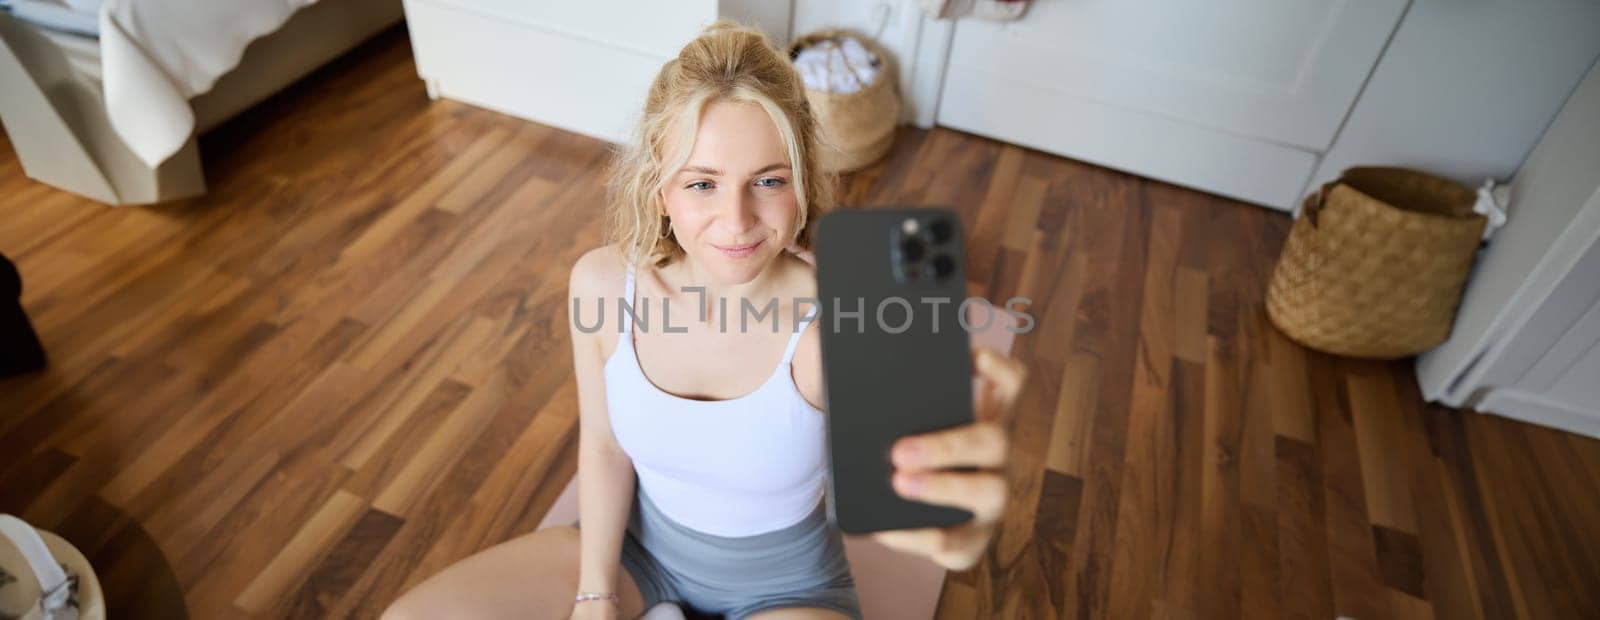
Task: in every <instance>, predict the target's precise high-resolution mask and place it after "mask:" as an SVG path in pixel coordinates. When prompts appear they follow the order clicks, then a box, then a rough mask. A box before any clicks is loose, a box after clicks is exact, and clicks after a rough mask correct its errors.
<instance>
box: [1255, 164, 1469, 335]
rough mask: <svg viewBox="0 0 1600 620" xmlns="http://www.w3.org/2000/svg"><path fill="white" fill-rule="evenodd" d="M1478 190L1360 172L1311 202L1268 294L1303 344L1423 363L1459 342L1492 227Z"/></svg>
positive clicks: (1404, 174) (1400, 172) (1401, 173)
mask: <svg viewBox="0 0 1600 620" xmlns="http://www.w3.org/2000/svg"><path fill="white" fill-rule="evenodd" d="M1475 198H1476V196H1475V194H1474V193H1473V192H1472V190H1469V189H1467V188H1466V187H1463V186H1462V185H1460V184H1458V183H1455V182H1453V181H1450V180H1447V179H1441V178H1439V177H1435V176H1432V175H1428V174H1424V173H1421V172H1415V171H1411V170H1404V169H1398V168H1351V169H1349V170H1346V171H1345V172H1344V174H1343V175H1342V176H1341V177H1340V178H1339V179H1338V180H1337V181H1334V182H1332V183H1328V184H1327V185H1323V186H1322V188H1321V189H1319V190H1318V191H1317V192H1315V193H1313V194H1312V195H1310V196H1308V197H1307V198H1306V201H1305V206H1304V209H1303V210H1302V213H1301V217H1300V219H1299V220H1297V221H1296V222H1295V223H1294V228H1293V229H1291V231H1290V233H1289V239H1288V241H1287V242H1286V243H1285V244H1284V246H1283V253H1282V254H1281V255H1280V256H1279V257H1278V265H1277V268H1276V269H1274V270H1273V273H1272V281H1271V283H1270V284H1269V285H1268V288H1267V316H1268V317H1269V318H1270V319H1271V320H1272V323H1273V325H1276V326H1277V327H1278V329H1280V330H1282V331H1283V333H1284V334H1286V335H1288V336H1289V337H1290V338H1293V339H1294V340H1296V341H1298V342H1299V343H1301V344H1303V345H1306V346H1308V347H1311V348H1313V349H1317V350H1320V351H1325V352H1328V353H1334V354H1338V355H1346V356H1351V357H1366V358H1378V359H1393V358H1399V357H1406V356H1410V355H1415V354H1417V353H1420V352H1422V351H1425V350H1427V349H1429V348H1432V347H1433V346H1434V345H1437V344H1439V343H1440V342H1442V341H1443V340H1444V339H1445V338H1446V337H1447V336H1449V335H1450V327H1451V323H1452V322H1453V320H1454V317H1455V310H1456V306H1457V304H1458V303H1460V300H1461V288H1462V286H1463V284H1464V283H1465V282H1466V278H1467V272H1468V271H1469V270H1470V269H1471V267H1472V261H1473V257H1474V254H1475V252H1476V250H1477V247H1478V242H1479V239H1480V238H1481V237H1482V235H1483V227H1484V225H1485V223H1486V220H1485V218H1484V217H1483V216H1482V215H1479V214H1477V213H1474V212H1473V211H1472V205H1473V203H1474V201H1475Z"/></svg>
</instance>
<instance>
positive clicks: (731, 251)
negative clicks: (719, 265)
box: [713, 239, 766, 258]
mask: <svg viewBox="0 0 1600 620" xmlns="http://www.w3.org/2000/svg"><path fill="white" fill-rule="evenodd" d="M765 242H766V240H765V239H762V240H761V241H757V242H755V243H750V244H745V245H715V244H713V245H714V246H715V247H716V248H717V249H718V250H722V253H723V254H726V255H727V256H728V258H749V257H750V256H752V255H754V254H755V253H756V248H759V247H761V244H762V243H765Z"/></svg>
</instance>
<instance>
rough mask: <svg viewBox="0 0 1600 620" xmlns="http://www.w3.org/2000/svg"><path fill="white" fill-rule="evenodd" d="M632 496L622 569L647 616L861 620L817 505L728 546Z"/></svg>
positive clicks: (837, 546)
mask: <svg viewBox="0 0 1600 620" xmlns="http://www.w3.org/2000/svg"><path fill="white" fill-rule="evenodd" d="M635 489H637V490H636V491H635V493H634V502H633V511H632V513H631V514H630V515H629V517H628V527H627V532H626V533H625V534H624V536H623V540H622V567H623V569H624V570H627V571H628V574H629V575H631V576H632V577H633V580H634V582H635V583H637V584H639V592H640V593H642V594H643V595H644V606H645V609H649V608H650V607H651V606H653V605H655V604H656V603H658V602H661V601H672V602H675V603H678V604H679V605H680V606H683V607H685V611H686V612H697V613H700V614H710V615H721V616H724V617H726V618H728V620H740V619H741V618H744V617H746V616H749V615H750V614H752V613H755V612H757V611H762V610H766V609H776V608H779V607H821V608H824V609H831V610H834V611H837V612H839V613H842V614H845V615H846V616H849V617H851V618H855V619H857V620H859V619H860V618H861V602H860V601H859V600H858V599H857V598H856V586H855V578H854V577H852V576H851V575H850V562H849V561H848V560H847V559H846V558H845V554H844V539H843V538H841V537H840V534H839V530H838V529H837V528H834V527H832V526H830V525H829V524H828V515H827V512H826V507H825V505H824V504H823V503H822V502H821V501H820V500H819V501H818V502H817V507H816V509H815V510H812V511H811V514H810V515H807V516H806V518H804V519H801V520H800V522H799V523H796V524H794V525H791V526H788V527H785V528H783V529H779V530H775V531H771V532H765V533H762V534H756V535H754V536H741V537H733V538H729V537H724V536H714V535H711V534H707V533H705V532H701V531H699V530H695V529H691V528H689V527H687V526H684V525H682V524H679V523H677V522H675V521H673V520H671V519H669V518H667V516H666V515H664V514H662V513H661V511H660V510H659V509H658V508H656V505H655V504H654V503H652V502H651V501H650V498H649V497H648V496H646V495H645V493H644V489H642V488H639V487H638V486H637V485H636V486H635ZM572 525H573V527H578V522H577V521H574V522H573V523H572Z"/></svg>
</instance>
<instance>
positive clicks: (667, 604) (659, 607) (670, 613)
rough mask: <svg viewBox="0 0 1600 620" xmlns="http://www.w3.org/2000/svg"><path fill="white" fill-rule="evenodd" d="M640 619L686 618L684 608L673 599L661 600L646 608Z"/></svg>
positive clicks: (681, 619)
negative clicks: (673, 601) (672, 600)
mask: <svg viewBox="0 0 1600 620" xmlns="http://www.w3.org/2000/svg"><path fill="white" fill-rule="evenodd" d="M639 620H684V616H683V608H681V607H678V606H677V605H676V604H674V603H672V602H671V601H661V602H659V603H656V604H655V606H654V607H651V608H650V609H647V610H645V612H644V615H641V616H639Z"/></svg>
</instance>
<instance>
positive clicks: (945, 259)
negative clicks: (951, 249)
mask: <svg viewBox="0 0 1600 620" xmlns="http://www.w3.org/2000/svg"><path fill="white" fill-rule="evenodd" d="M955 272H956V261H955V259H953V258H950V256H949V255H946V254H940V255H938V256H935V257H933V277H935V278H948V277H950V274H953V273H955Z"/></svg>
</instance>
